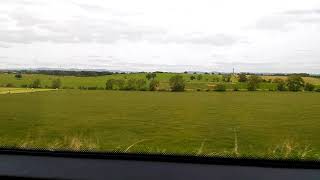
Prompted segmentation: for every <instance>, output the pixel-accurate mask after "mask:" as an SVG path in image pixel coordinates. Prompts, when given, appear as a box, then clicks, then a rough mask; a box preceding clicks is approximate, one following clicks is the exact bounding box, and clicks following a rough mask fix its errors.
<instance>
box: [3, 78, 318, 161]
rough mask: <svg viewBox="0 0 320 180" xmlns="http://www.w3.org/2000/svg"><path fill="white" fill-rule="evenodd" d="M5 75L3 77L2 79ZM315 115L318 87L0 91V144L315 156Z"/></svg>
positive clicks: (74, 80)
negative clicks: (220, 90) (315, 89)
mask: <svg viewBox="0 0 320 180" xmlns="http://www.w3.org/2000/svg"><path fill="white" fill-rule="evenodd" d="M3 76H4V75H1V78H2V80H1V82H4V80H6V79H5V78H4V77H3ZM37 76H41V75H37ZM6 78H8V77H6ZM40 78H42V80H43V81H44V82H45V81H46V80H45V79H48V80H49V77H47V76H41V77H40ZM28 79H32V76H31V75H30V77H27V76H25V77H24V79H23V80H16V81H17V82H18V81H19V83H21V84H22V83H24V81H28ZM77 79H78V78H76V77H72V78H71V77H70V78H69V77H68V78H65V79H63V81H64V82H63V83H65V84H68V83H70V85H74V86H77V85H78V84H77V83H79V82H83V83H91V82H89V81H85V80H83V79H82V80H77ZM87 79H90V78H87ZM20 81H21V82H20ZM22 81H23V82H22ZM104 81H105V77H97V78H96V80H94V82H92V83H93V84H97V83H98V84H99V83H100V85H101V86H103V84H104ZM319 117H320V93H316V92H310V93H309V92H296V93H293V92H267V91H265V92H225V93H218V92H183V93H172V92H138V91H135V92H128V91H105V90H101V91H80V90H58V91H48V92H36V93H24V94H2V95H0V125H1V127H3V128H1V129H0V144H1V145H3V146H10V147H20V148H35V147H40V148H46V149H69V150H70V149H71V150H81V149H85V150H91V151H115V150H121V151H125V152H149V153H177V154H194V155H212V156H224V155H231V156H254V157H260V158H261V157H267V156H269V155H272V156H273V157H276V158H277V157H278V158H300V159H304V158H311V159H320V141H319V137H320V133H319V127H320V121H319Z"/></svg>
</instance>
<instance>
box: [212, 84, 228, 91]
mask: <svg viewBox="0 0 320 180" xmlns="http://www.w3.org/2000/svg"><path fill="white" fill-rule="evenodd" d="M214 90H215V91H220V92H222V91H226V90H227V88H226V85H225V84H222V83H220V84H217V85H216V86H215V87H214Z"/></svg>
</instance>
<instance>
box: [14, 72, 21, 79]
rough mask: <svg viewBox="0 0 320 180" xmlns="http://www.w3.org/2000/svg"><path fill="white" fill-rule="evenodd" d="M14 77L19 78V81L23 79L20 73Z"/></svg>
mask: <svg viewBox="0 0 320 180" xmlns="http://www.w3.org/2000/svg"><path fill="white" fill-rule="evenodd" d="M14 77H15V78H17V79H21V78H22V74H21V73H18V74H16V75H15V76H14Z"/></svg>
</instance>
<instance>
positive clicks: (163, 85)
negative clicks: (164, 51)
mask: <svg viewBox="0 0 320 180" xmlns="http://www.w3.org/2000/svg"><path fill="white" fill-rule="evenodd" d="M173 75H175V74H174V73H157V77H156V79H157V80H159V81H160V89H168V88H169V78H170V77H172V76H173ZM180 75H182V76H183V77H184V79H185V80H186V90H197V89H199V90H203V91H204V90H206V89H208V88H210V87H211V86H212V85H215V84H217V83H224V84H225V85H226V86H227V88H228V89H233V88H234V87H235V86H237V87H239V88H240V89H246V88H247V86H246V83H241V82H238V80H237V78H236V77H235V76H232V77H231V81H230V82H223V81H222V77H223V76H222V75H212V74H202V75H201V79H200V80H198V79H194V80H191V79H190V77H191V76H194V77H196V78H197V77H198V76H199V74H183V73H182V74H180ZM57 78H59V79H61V81H62V88H66V89H70V88H72V89H78V88H79V87H80V86H85V87H97V88H99V89H104V88H105V84H106V81H107V80H108V79H130V78H139V79H146V73H134V74H113V75H105V76H95V77H75V76H54V75H42V74H23V78H22V79H17V78H15V77H14V74H0V86H6V85H7V84H8V83H9V84H12V85H14V86H15V87H21V86H25V85H29V84H31V83H32V82H33V81H34V80H36V79H39V80H41V84H42V86H43V88H46V87H49V86H51V83H52V80H53V79H57ZM275 78H283V79H285V78H286V77H285V76H279V77H277V76H263V79H265V80H269V79H271V80H273V79H275ZM303 79H304V80H305V82H309V83H312V84H314V85H315V86H317V87H318V88H320V78H314V77H303ZM275 88H276V84H274V83H269V82H263V83H261V84H260V89H263V90H268V89H275Z"/></svg>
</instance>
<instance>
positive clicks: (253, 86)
mask: <svg viewBox="0 0 320 180" xmlns="http://www.w3.org/2000/svg"><path fill="white" fill-rule="evenodd" d="M261 81H262V79H261V77H260V76H257V75H251V76H249V78H248V90H249V91H256V90H257V89H258V88H259V84H260V82H261Z"/></svg>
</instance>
